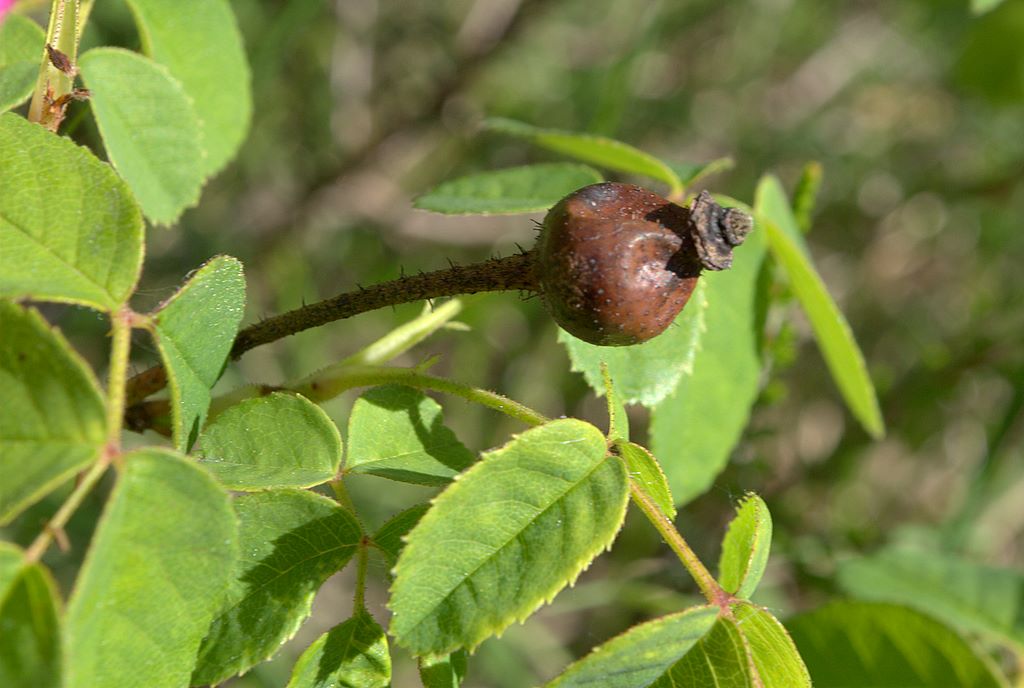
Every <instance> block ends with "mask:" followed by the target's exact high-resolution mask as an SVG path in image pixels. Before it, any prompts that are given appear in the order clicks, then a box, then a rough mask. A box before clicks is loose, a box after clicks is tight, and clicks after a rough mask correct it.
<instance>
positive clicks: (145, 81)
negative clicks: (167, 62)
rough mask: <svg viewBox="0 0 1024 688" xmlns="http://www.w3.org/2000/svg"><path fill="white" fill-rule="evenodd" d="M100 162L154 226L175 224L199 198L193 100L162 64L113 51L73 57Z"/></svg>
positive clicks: (196, 121)
mask: <svg viewBox="0 0 1024 688" xmlns="http://www.w3.org/2000/svg"><path fill="white" fill-rule="evenodd" d="M78 66H79V68H80V69H81V71H82V78H83V79H84V80H85V83H86V85H87V86H88V87H89V91H90V96H89V104H90V106H91V107H92V111H93V114H94V115H95V117H96V124H97V125H98V126H99V130H100V135H101V136H102V137H103V145H104V147H105V148H106V150H107V157H108V158H109V159H110V162H111V163H112V164H113V165H114V168H115V169H117V171H118V172H119V173H120V174H121V176H122V177H123V178H124V180H125V181H126V182H128V186H130V187H131V189H132V191H133V192H134V194H135V198H136V199H138V201H139V205H140V206H142V212H144V213H145V214H146V217H148V218H149V219H150V220H152V221H153V222H158V223H161V224H170V223H173V222H175V221H176V220H177V219H178V217H179V216H180V215H181V213H182V211H183V210H184V209H185V208H188V207H191V206H193V205H195V204H196V203H197V202H198V201H199V189H200V187H201V186H202V184H203V179H204V176H203V169H202V168H203V163H204V160H203V150H202V148H200V147H199V139H200V128H199V119H198V118H197V117H196V113H195V108H194V107H193V106H192V101H191V100H190V99H189V97H188V96H187V95H186V94H185V91H184V90H183V89H182V88H181V84H180V83H178V81H177V80H176V79H174V77H172V76H171V75H170V73H169V72H168V71H167V69H166V68H165V67H163V66H162V65H160V64H158V63H156V62H153V61H152V60H150V59H148V58H146V57H143V56H142V55H139V54H138V53H133V52H130V51H128V50H122V49H120V48H96V49H93V50H90V51H88V52H86V53H85V54H84V55H82V56H81V57H80V58H79V60H78Z"/></svg>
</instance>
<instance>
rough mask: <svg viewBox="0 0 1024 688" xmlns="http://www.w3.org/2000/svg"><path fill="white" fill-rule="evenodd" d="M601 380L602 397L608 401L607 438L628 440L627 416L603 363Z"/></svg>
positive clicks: (606, 367)
mask: <svg viewBox="0 0 1024 688" xmlns="http://www.w3.org/2000/svg"><path fill="white" fill-rule="evenodd" d="M601 380H602V382H603V383H604V398H605V401H607V402H608V439H610V440H624V441H626V442H629V416H627V415H626V407H625V406H624V405H623V404H622V399H620V398H619V393H618V392H616V391H615V385H614V383H613V382H612V376H611V373H609V372H608V366H607V365H606V364H604V363H602V364H601Z"/></svg>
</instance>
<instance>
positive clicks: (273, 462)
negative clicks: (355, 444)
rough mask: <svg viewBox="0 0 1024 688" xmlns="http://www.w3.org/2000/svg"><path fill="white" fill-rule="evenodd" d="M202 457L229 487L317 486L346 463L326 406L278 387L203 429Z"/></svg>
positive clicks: (201, 438) (205, 465)
mask: <svg viewBox="0 0 1024 688" xmlns="http://www.w3.org/2000/svg"><path fill="white" fill-rule="evenodd" d="M199 441H200V444H201V445H202V456H201V458H200V462H201V463H202V464H203V466H204V467H205V468H206V470H208V471H210V473H212V474H213V475H214V476H215V477H216V478H217V480H219V481H220V482H221V483H222V484H223V485H224V486H225V487H228V488H230V489H232V490H261V489H265V488H268V487H312V486H313V485H319V484H320V483H324V482H327V481H328V480H330V479H332V478H333V477H334V476H335V475H337V473H338V466H339V465H340V464H341V436H340V435H339V434H338V428H336V427H335V425H334V423H333V422H331V419H330V418H329V417H328V416H327V414H326V413H324V411H323V409H321V408H320V407H319V406H317V405H316V404H314V403H313V402H311V401H309V400H307V399H306V398H305V397H302V396H300V395H298V394H284V393H281V392H274V393H273V394H270V395H268V396H265V397H257V398H255V399H246V400H245V401H242V402H241V403H238V404H235V405H234V406H231V407H229V408H228V409H226V410H225V411H224V412H222V413H221V414H220V415H218V416H217V417H216V418H215V419H214V420H212V421H211V422H210V424H209V425H208V426H207V427H206V428H205V429H204V430H203V432H202V434H201V435H200V437H199Z"/></svg>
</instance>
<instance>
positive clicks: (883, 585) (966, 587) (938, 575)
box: [839, 548, 1024, 651]
mask: <svg viewBox="0 0 1024 688" xmlns="http://www.w3.org/2000/svg"><path fill="white" fill-rule="evenodd" d="M839 585H840V586H841V587H842V588H843V589H844V590H846V592H847V593H849V594H850V595H853V596H854V597H859V598H861V599H864V600H873V601H878V602H895V603H899V604H905V605H907V606H910V607H914V608H916V609H918V610H920V611H922V612H925V613H927V614H929V615H931V616H934V617H936V618H938V619H941V620H942V621H945V622H946V623H948V624H950V625H951V626H954V627H957V628H961V629H963V630H965V631H972V632H976V633H984V634H986V635H989V636H991V637H993V638H995V639H998V640H999V641H1002V642H1006V643H1009V644H1011V645H1013V646H1015V647H1016V648H1017V649H1018V651H1024V574H1022V573H1021V572H1020V571H1015V570H1012V569H998V568H994V567H991V566H984V565H982V564H978V563H976V562H973V561H969V560H967V559H962V558H960V557H956V556H953V555H950V554H944V553H941V552H932V551H924V550H915V549H904V548H892V549H886V550H883V551H881V552H878V553H876V554H874V555H872V556H869V557H863V558H860V559H850V560H847V561H844V562H840V565H839Z"/></svg>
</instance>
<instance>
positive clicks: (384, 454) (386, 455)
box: [345, 385, 475, 485]
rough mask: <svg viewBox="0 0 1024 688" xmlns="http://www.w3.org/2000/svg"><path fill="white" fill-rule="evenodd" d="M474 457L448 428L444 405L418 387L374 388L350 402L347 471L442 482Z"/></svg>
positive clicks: (407, 479)
mask: <svg viewBox="0 0 1024 688" xmlns="http://www.w3.org/2000/svg"><path fill="white" fill-rule="evenodd" d="M474 460H475V457H474V456H473V454H472V452H470V451H469V450H468V449H466V447H465V446H463V444H462V443H461V442H459V439H458V438H457V437H456V436H455V433H453V432H452V431H451V430H449V429H448V428H447V427H445V425H444V418H443V417H442V411H441V405H440V404H438V403H437V402H436V401H434V400H433V399H431V398H430V397H428V396H427V395H425V394H424V393H423V392H420V391H419V390H416V389H412V388H411V387H402V386H399V385H387V386H384V387H376V388H374V389H371V390H369V391H368V392H366V393H364V394H363V395H362V396H361V397H359V398H358V399H357V400H356V403H355V404H354V405H353V407H352V413H351V415H350V416H349V420H348V456H347V457H346V459H345V472H346V473H368V474H370V475H376V476H380V477H382V478H390V479H392V480H400V481H402V482H407V483H416V484H418V485H444V484H446V483H448V482H449V481H450V480H451V479H452V478H453V477H455V476H456V475H458V474H459V473H460V472H462V471H463V470H464V469H465V468H466V467H468V466H469V465H471V464H472V463H473V461H474Z"/></svg>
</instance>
